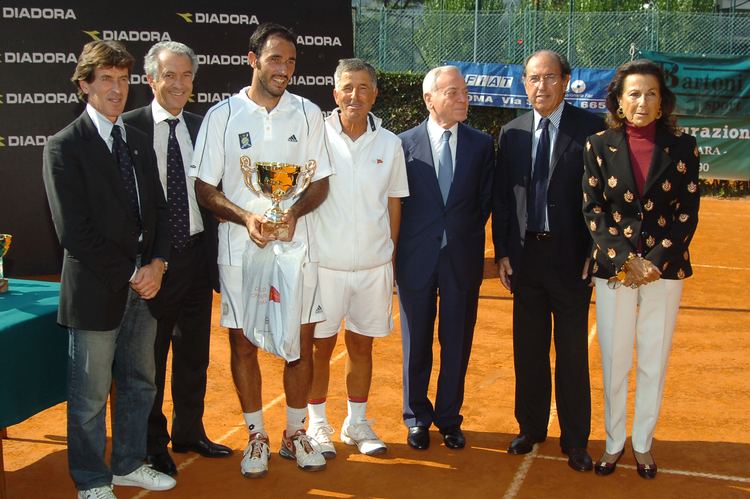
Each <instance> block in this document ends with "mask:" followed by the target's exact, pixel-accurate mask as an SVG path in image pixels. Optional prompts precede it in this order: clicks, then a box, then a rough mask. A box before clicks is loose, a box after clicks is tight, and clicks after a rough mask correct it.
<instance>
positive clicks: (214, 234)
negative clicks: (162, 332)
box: [122, 104, 219, 292]
mask: <svg viewBox="0 0 750 499" xmlns="http://www.w3.org/2000/svg"><path fill="white" fill-rule="evenodd" d="M182 117H183V119H184V120H185V125H186V126H187V129H188V132H189V133H190V140H192V142H193V145H195V141H196V140H197V139H198V130H200V127H201V123H202V122H203V116H201V115H200V114H195V113H191V112H189V111H185V110H184V109H183V111H182ZM122 120H123V121H124V122H125V123H127V124H128V125H133V126H134V127H136V128H138V129H139V130H141V131H142V132H144V133H145V134H146V135H147V136H148V138H149V141H150V143H151V145H152V147H153V144H154V115H153V112H152V111H151V104H148V105H146V106H143V107H139V108H138V109H133V110H132V111H128V112H127V113H124V114H123V115H122ZM165 197H166V193H165ZM200 210H201V219H202V220H203V231H204V238H205V240H206V243H207V245H206V250H207V253H208V262H209V266H210V267H209V276H210V279H211V287H212V288H213V289H214V290H215V291H216V292H219V267H218V265H217V263H216V262H217V260H218V251H219V248H218V244H219V243H218V222H217V221H216V217H214V216H213V214H212V213H211V212H210V211H208V210H206V209H205V208H204V207H202V206H200Z"/></svg>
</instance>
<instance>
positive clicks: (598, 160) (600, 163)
mask: <svg viewBox="0 0 750 499" xmlns="http://www.w3.org/2000/svg"><path fill="white" fill-rule="evenodd" d="M596 162H597V163H598V164H599V166H602V163H603V162H604V161H603V160H602V158H601V157H600V156H597V157H596Z"/></svg>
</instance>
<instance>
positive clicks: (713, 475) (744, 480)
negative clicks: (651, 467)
mask: <svg viewBox="0 0 750 499" xmlns="http://www.w3.org/2000/svg"><path fill="white" fill-rule="evenodd" d="M536 457H537V458H538V459H547V460H548V461H567V458H564V457H557V456H542V455H537V456H536ZM617 467H618V468H625V469H628V470H634V469H636V467H635V466H633V465H632V464H618V465H617ZM659 473H666V474H668V475H681V476H689V477H693V478H710V479H712V480H724V481H727V482H740V483H750V478H749V477H744V476H732V475H718V474H716V473H701V472H699V471H685V470H670V469H665V468H659Z"/></svg>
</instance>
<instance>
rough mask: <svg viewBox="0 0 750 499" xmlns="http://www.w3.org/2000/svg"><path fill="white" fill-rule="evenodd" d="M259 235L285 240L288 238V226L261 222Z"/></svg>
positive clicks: (279, 223)
mask: <svg viewBox="0 0 750 499" xmlns="http://www.w3.org/2000/svg"><path fill="white" fill-rule="evenodd" d="M260 233H261V235H263V236H267V237H274V238H276V239H286V238H288V237H289V224H285V223H281V222H263V224H261V226H260Z"/></svg>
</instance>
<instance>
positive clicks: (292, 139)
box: [286, 134, 297, 142]
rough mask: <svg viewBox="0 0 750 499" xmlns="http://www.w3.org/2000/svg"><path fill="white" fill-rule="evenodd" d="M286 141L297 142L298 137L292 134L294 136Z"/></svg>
mask: <svg viewBox="0 0 750 499" xmlns="http://www.w3.org/2000/svg"><path fill="white" fill-rule="evenodd" d="M286 140H287V141H289V142H297V137H296V136H295V135H294V134H292V136H291V137H289V138H288V139H286Z"/></svg>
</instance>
